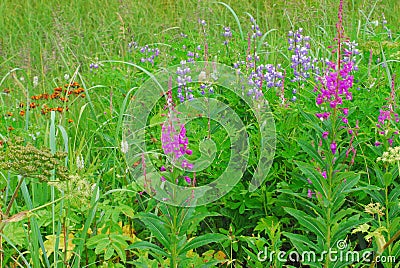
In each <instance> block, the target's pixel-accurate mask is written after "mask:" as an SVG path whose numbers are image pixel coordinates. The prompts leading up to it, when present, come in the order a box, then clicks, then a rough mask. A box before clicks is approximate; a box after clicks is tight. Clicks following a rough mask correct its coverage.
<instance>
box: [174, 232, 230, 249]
mask: <svg viewBox="0 0 400 268" xmlns="http://www.w3.org/2000/svg"><path fill="white" fill-rule="evenodd" d="M226 239H227V236H225V235H223V234H218V233H213V234H205V235H202V236H198V237H195V238H193V240H191V241H190V242H188V243H187V244H186V245H185V246H184V247H183V248H181V249H180V250H179V251H178V252H179V253H178V254H186V252H188V251H189V250H191V249H195V248H198V247H202V246H205V245H207V244H210V243H213V242H214V243H217V242H221V241H223V240H226Z"/></svg>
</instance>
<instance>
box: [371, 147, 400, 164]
mask: <svg viewBox="0 0 400 268" xmlns="http://www.w3.org/2000/svg"><path fill="white" fill-rule="evenodd" d="M376 161H377V162H379V161H382V162H386V163H389V164H390V163H394V162H398V161H400V147H399V146H397V147H390V148H389V150H388V151H387V152H384V153H383V154H382V156H381V157H378V158H377V160H376Z"/></svg>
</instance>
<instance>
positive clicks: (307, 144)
mask: <svg viewBox="0 0 400 268" xmlns="http://www.w3.org/2000/svg"><path fill="white" fill-rule="evenodd" d="M298 143H299V145H300V147H301V148H302V149H303V150H304V151H305V152H306V153H307V154H308V155H309V156H310V157H311V158H313V159H314V160H315V161H317V162H318V163H319V164H320V166H321V167H324V166H325V165H326V164H325V162H324V160H323V159H322V157H321V156H320V155H319V153H318V152H317V150H316V149H315V148H314V147H312V145H311V144H310V142H308V141H302V140H300V141H298Z"/></svg>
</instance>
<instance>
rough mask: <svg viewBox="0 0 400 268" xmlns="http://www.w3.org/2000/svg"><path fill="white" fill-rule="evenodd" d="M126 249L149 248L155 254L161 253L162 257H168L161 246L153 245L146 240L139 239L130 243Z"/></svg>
mask: <svg viewBox="0 0 400 268" xmlns="http://www.w3.org/2000/svg"><path fill="white" fill-rule="evenodd" d="M127 249H142V250H149V251H151V252H153V253H155V254H159V255H162V256H164V257H167V258H169V257H170V254H168V253H167V252H165V251H164V250H163V249H162V248H160V247H159V246H157V245H154V244H152V243H150V242H147V241H139V242H135V243H133V244H132V245H130V246H129V247H128V248H127Z"/></svg>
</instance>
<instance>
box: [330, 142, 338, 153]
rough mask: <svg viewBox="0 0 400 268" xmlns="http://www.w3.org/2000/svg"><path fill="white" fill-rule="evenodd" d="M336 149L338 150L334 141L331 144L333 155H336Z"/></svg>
mask: <svg viewBox="0 0 400 268" xmlns="http://www.w3.org/2000/svg"><path fill="white" fill-rule="evenodd" d="M336 149H337V145H336V142H335V141H333V142H332V143H331V151H332V154H335V153H336Z"/></svg>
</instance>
